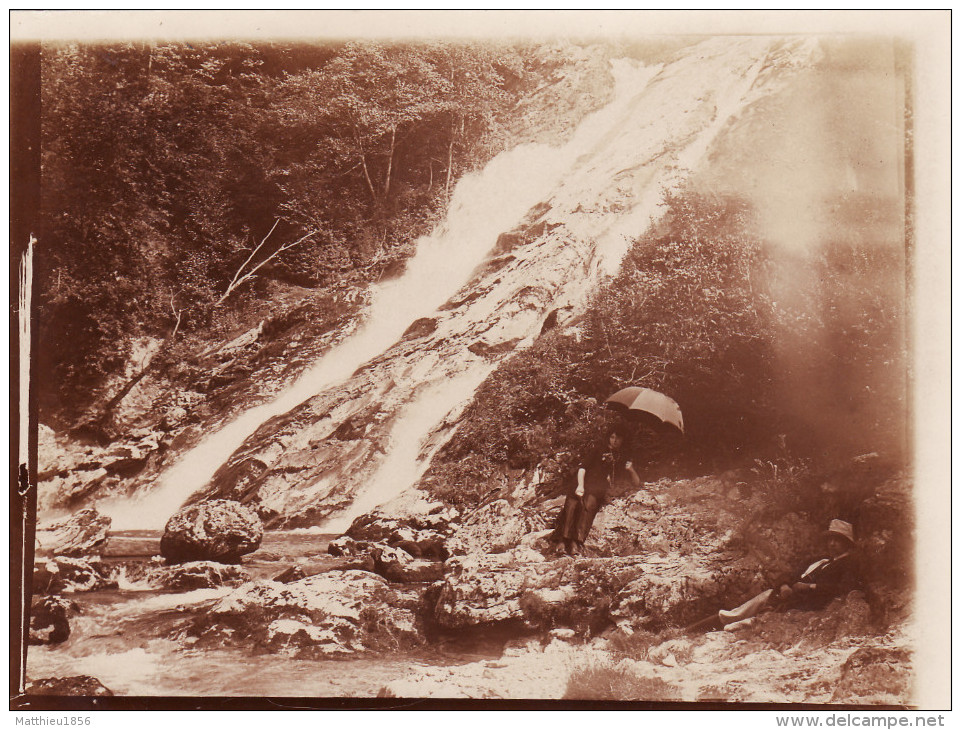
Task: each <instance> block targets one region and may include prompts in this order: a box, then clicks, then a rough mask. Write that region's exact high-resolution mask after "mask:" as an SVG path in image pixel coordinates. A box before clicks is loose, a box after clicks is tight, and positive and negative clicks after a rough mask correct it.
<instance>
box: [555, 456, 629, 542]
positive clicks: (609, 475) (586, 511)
mask: <svg viewBox="0 0 961 730" xmlns="http://www.w3.org/2000/svg"><path fill="white" fill-rule="evenodd" d="M626 463H627V453H626V452H625V450H624V448H623V447H620V448H617V449H613V448H611V447H610V446H607V447H602V448H597V449H594V450H593V451H592V452H590V453H589V454H588V456H587V458H586V459H584V460H583V462H582V465H583V466H582V467H581V468H583V469H584V496H583V497H578V496H577V495H576V494H575V493H574V491H575V489H577V477H576V473H575V477H574V479H573V483H572V485H571V487H570V491H569V492H568V494H567V499H566V500H565V501H564V509H563V510H561V514H560V517H559V518H558V521H557V527H556V528H555V529H554V534H553V535H552V537H553V538H554V539H555V540H574V541H575V542H577V543H578V544H583V543H584V541H585V540H586V539H587V535H588V533H589V532H590V531H591V526H592V525H593V524H594V517H595V516H596V515H597V511H598V510H599V509H600V508H601V507H602V506H603V505H604V503H605V502H606V501H607V495H608V492H609V490H610V488H611V484H612V483H613V482H614V481H616V480H617V479H619V478H620V477H621V476H622V475H623V474H625V473H626V467H625V464H626Z"/></svg>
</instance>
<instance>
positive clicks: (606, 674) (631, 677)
mask: <svg viewBox="0 0 961 730" xmlns="http://www.w3.org/2000/svg"><path fill="white" fill-rule="evenodd" d="M563 699H565V700H635V701H636V700H647V701H649V702H669V701H677V700H680V699H681V693H680V691H679V690H678V688H677V687H674V686H673V685H670V684H668V683H667V682H665V681H664V680H663V679H660V678H658V677H641V676H639V675H638V674H636V673H635V672H634V671H632V670H631V669H629V668H628V667H626V666H624V665H621V664H611V663H601V662H597V663H593V664H590V665H589V666H586V667H579V668H576V669H574V670H573V671H572V672H571V676H570V678H569V679H568V680H567V689H566V691H565V692H564V697H563Z"/></svg>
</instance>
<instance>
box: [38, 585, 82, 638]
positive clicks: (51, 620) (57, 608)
mask: <svg viewBox="0 0 961 730" xmlns="http://www.w3.org/2000/svg"><path fill="white" fill-rule="evenodd" d="M76 610H77V606H76V604H74V603H73V602H72V601H68V600H67V599H65V598H60V597H59V596H43V597H39V596H37V597H34V599H33V601H32V604H31V606H30V637H29V643H30V644H60V643H62V642H64V641H66V640H67V639H68V638H70V613H71V612H73V611H76Z"/></svg>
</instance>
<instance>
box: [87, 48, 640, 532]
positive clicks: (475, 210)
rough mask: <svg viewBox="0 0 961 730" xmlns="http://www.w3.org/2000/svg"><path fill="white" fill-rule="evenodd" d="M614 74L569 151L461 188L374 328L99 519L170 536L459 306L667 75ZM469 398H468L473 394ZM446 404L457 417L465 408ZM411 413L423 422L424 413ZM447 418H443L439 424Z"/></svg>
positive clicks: (378, 298)
mask: <svg viewBox="0 0 961 730" xmlns="http://www.w3.org/2000/svg"><path fill="white" fill-rule="evenodd" d="M613 71H614V74H615V81H616V86H615V92H614V98H613V101H612V102H611V103H610V104H608V105H607V106H606V107H604V108H603V109H601V110H599V111H597V112H595V113H593V114H591V115H590V116H588V117H587V118H586V119H585V120H584V121H583V122H582V123H581V124H580V125H579V127H578V129H577V131H576V132H575V134H574V135H573V137H572V138H571V140H570V141H569V142H568V143H567V144H565V145H563V146H562V147H558V148H551V147H548V146H545V145H522V146H520V147H517V148H514V149H513V150H510V151H509V152H505V153H502V154H500V155H498V156H497V157H495V158H494V159H493V160H492V161H491V162H490V163H489V164H488V165H487V166H486V167H485V168H484V169H483V170H482V171H481V172H479V173H475V174H470V175H467V176H465V177H464V178H463V179H461V180H460V181H459V182H458V184H457V186H456V188H455V191H454V195H453V196H452V200H451V205H450V210H449V212H448V216H447V220H446V221H445V223H444V224H443V225H442V226H441V227H440V228H439V229H438V230H436V231H434V232H433V233H432V234H430V235H429V236H425V237H424V238H422V239H420V241H418V245H417V252H416V254H415V255H414V257H413V258H412V259H411V260H410V262H409V263H408V265H407V268H406V270H405V273H404V274H403V275H402V276H401V277H399V278H398V279H396V280H393V281H390V282H386V283H384V284H382V285H379V286H377V287H375V288H374V290H373V292H372V297H371V305H370V309H369V311H368V314H367V316H366V319H365V323H364V324H363V326H362V327H361V328H360V329H359V330H358V332H357V333H356V334H354V335H352V336H350V337H349V338H347V339H346V340H345V341H344V342H342V343H341V344H339V345H338V346H336V347H334V348H333V349H332V350H331V351H330V352H328V353H327V354H326V355H325V356H324V357H322V358H321V359H320V360H319V361H318V362H317V363H316V364H315V365H313V366H311V367H310V368H309V369H308V370H307V371H306V372H305V373H304V374H303V375H302V376H301V377H300V378H299V379H298V380H297V381H296V382H294V383H293V384H292V385H291V386H290V387H288V388H287V389H286V390H284V391H283V392H282V393H280V394H279V395H278V396H277V397H276V398H274V399H273V400H272V401H269V402H268V403H265V404H263V405H260V406H257V407H254V408H251V409H249V410H247V411H246V412H245V413H243V414H242V415H241V416H240V417H238V418H237V419H235V420H234V421H232V422H231V423H229V424H228V425H227V426H225V427H224V428H222V429H221V430H220V431H218V432H217V433H215V434H213V435H211V436H209V437H208V438H206V439H204V440H203V441H202V442H201V443H200V444H199V445H198V446H196V447H195V448H194V449H193V450H191V451H190V452H188V453H187V454H186V455H184V456H183V457H182V458H181V459H180V460H179V461H178V462H177V463H176V464H174V465H173V466H172V467H171V468H170V469H168V470H167V471H166V472H165V473H164V474H163V475H162V476H161V478H160V480H159V481H160V483H159V484H158V485H157V486H156V487H155V488H154V489H153V490H152V491H151V492H150V493H148V494H146V495H145V496H143V497H142V498H140V499H133V500H130V499H124V500H111V501H104V502H101V503H100V504H98V505H97V506H98V509H100V510H101V511H102V512H103V513H105V514H107V515H109V516H110V517H111V518H112V520H113V523H112V524H113V527H114V529H159V528H162V527H163V526H164V524H165V522H166V520H167V519H168V518H169V517H170V515H171V514H173V512H175V511H176V510H177V509H178V508H179V507H180V506H181V505H182V504H183V502H184V501H186V500H187V499H188V498H189V497H190V496H191V495H192V494H193V493H194V492H196V491H197V490H199V489H201V488H203V487H204V486H205V485H206V484H207V483H208V481H209V480H210V479H211V477H212V476H213V475H214V473H215V472H216V471H217V469H218V468H219V467H220V466H221V465H222V464H223V463H224V462H225V461H226V460H227V459H228V458H229V457H230V455H231V454H233V453H234V451H236V450H237V449H238V448H239V447H240V446H241V444H243V442H244V441H245V439H247V438H248V437H249V436H250V435H251V434H253V433H254V432H255V431H256V430H257V429H258V428H259V427H260V426H261V425H262V424H263V423H265V422H266V421H267V420H269V419H271V418H273V417H275V416H278V415H280V414H283V413H287V412H288V411H290V410H291V409H293V408H295V407H297V406H298V405H300V404H301V403H303V402H304V401H306V400H307V399H309V398H311V397H312V396H314V395H316V394H318V393H320V392H322V391H324V390H326V389H329V388H331V387H333V386H335V385H336V384H338V383H340V382H342V381H343V380H344V379H346V378H348V377H349V376H350V375H351V374H352V373H353V372H354V371H355V370H357V368H358V367H360V366H361V365H363V364H364V363H366V362H368V361H369V360H371V359H372V358H374V357H376V356H377V355H379V354H381V353H383V352H384V351H385V350H386V349H388V348H389V347H390V346H391V345H393V344H394V343H395V342H396V341H397V340H398V338H399V337H400V336H401V335H402V334H403V332H404V331H405V330H406V329H407V327H408V326H410V324H411V323H412V322H413V321H414V320H416V319H417V318H419V317H423V316H425V315H428V314H430V313H432V312H434V311H435V310H436V309H437V307H439V306H440V305H441V304H443V303H444V302H445V301H447V300H448V299H449V298H450V297H451V296H453V295H454V294H455V293H456V292H457V290H458V289H460V288H461V287H462V286H463V285H464V284H465V283H466V282H467V281H468V280H469V278H470V276H471V274H472V272H473V271H474V270H475V269H476V268H477V266H478V265H479V264H480V263H481V262H482V261H483V260H484V259H485V257H486V256H487V254H488V253H489V252H490V250H491V248H492V247H493V246H494V244H495V242H496V240H497V237H498V235H499V234H500V233H502V232H504V231H507V230H510V229H511V228H512V227H514V226H515V225H516V224H517V223H518V222H519V221H520V220H521V219H522V218H523V216H524V215H525V213H527V211H528V210H530V208H531V207H533V206H534V205H535V204H537V203H538V202H541V201H544V200H546V199H547V198H548V197H549V196H550V194H551V192H552V191H553V190H554V188H555V187H556V186H557V184H558V182H559V181H560V179H561V176H562V175H564V174H565V173H568V172H569V171H570V170H571V169H572V168H573V167H576V165H577V162H578V160H579V158H581V157H582V156H584V155H587V154H589V153H590V152H591V150H592V149H593V147H594V146H595V145H597V144H598V143H599V142H601V141H602V140H603V139H604V137H605V135H606V134H608V133H609V132H610V131H611V130H612V129H615V128H616V127H617V126H618V123H619V122H621V121H622V119H623V115H624V114H625V113H626V110H627V108H628V105H629V103H630V102H631V101H632V100H633V99H635V98H636V97H637V95H638V94H639V93H640V91H641V90H643V88H644V87H645V86H646V85H647V83H648V82H649V81H650V80H651V79H652V78H654V76H655V75H656V74H657V72H658V71H659V67H657V68H646V67H643V66H640V65H638V64H636V63H633V62H631V61H617V62H614V64H613ZM481 379H482V378H481ZM477 382H478V383H479V382H480V381H479V380H478V381H477ZM476 384H477V383H475V386H476ZM460 392H461V393H462V394H463V393H464V392H466V393H467V397H469V395H470V393H471V392H472V389H471V390H470V391H460ZM444 403H445V404H446V405H447V407H448V408H447V410H448V411H449V410H450V408H451V407H453V406H454V405H455V404H456V399H453V400H445V401H444ZM429 410H430V412H431V413H434V414H435V415H436V414H437V413H440V411H442V410H443V408H442V407H441V406H439V405H436V404H435V405H434V406H432V407H431V408H430V409H429ZM411 412H413V413H418V411H417V409H416V408H411ZM445 414H446V411H445V412H444V413H440V415H439V416H438V417H437V419H435V423H436V421H437V420H440V419H441V418H443V416H444V415H445ZM421 433H423V432H421ZM368 492H369V493H370V494H372V495H373V494H376V492H374V491H373V490H368ZM371 499H374V498H373V497H371ZM383 501H384V500H383V499H377V500H376V502H377V503H381V502H383Z"/></svg>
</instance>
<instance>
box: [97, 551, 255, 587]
mask: <svg viewBox="0 0 961 730" xmlns="http://www.w3.org/2000/svg"><path fill="white" fill-rule="evenodd" d="M111 578H113V579H114V580H116V581H117V584H118V585H119V587H120V589H121V590H145V589H151V590H166V591H192V590H196V589H198V588H217V587H219V586H225V585H226V586H229V585H239V584H241V583H243V582H245V581H248V580H250V574H249V573H247V571H246V570H244V569H243V568H241V567H239V566H237V565H223V564H222V563H215V562H212V561H202V560H198V561H193V562H190V563H178V564H176V565H167V564H166V563H164V561H163V558H161V557H159V556H157V557H155V558H154V559H152V560H149V561H142V560H131V561H127V562H123V563H118V564H114V566H113V568H112V571H111Z"/></svg>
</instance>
